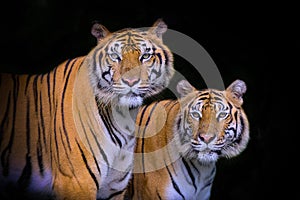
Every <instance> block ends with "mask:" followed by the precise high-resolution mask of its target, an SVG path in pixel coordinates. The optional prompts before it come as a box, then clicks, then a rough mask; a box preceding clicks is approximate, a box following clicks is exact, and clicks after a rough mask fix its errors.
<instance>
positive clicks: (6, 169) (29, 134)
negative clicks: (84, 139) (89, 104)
mask: <svg viewBox="0 0 300 200" xmlns="http://www.w3.org/2000/svg"><path fill="white" fill-rule="evenodd" d="M83 59H84V57H81V58H78V59H74V60H69V61H66V62H64V63H62V64H61V65H60V66H58V67H57V68H55V69H54V70H53V71H52V72H50V73H47V74H41V75H12V74H1V76H0V77H1V82H0V84H1V85H0V92H1V94H2V95H1V99H0V101H1V106H0V124H1V126H0V128H1V129H0V133H1V140H0V142H1V143H0V156H1V165H0V170H1V174H0V178H1V183H0V184H2V185H11V186H13V187H12V188H7V186H1V187H0V189H1V190H5V191H6V192H7V191H12V192H13V193H15V194H19V193H22V192H23V190H26V191H28V192H29V193H31V191H32V192H33V191H34V193H37V194H35V196H36V195H38V193H39V192H37V191H40V192H41V193H42V194H47V191H48V192H49V195H50V194H51V193H50V191H51V190H52V183H53V179H52V177H53V173H55V172H54V171H53V169H54V168H55V167H54V163H56V164H57V165H58V166H59V165H60V164H61V163H58V162H59V161H58V160H59V156H61V157H64V155H63V153H62V152H65V150H66V149H62V148H59V146H61V144H60V143H62V144H63V146H64V147H65V148H68V143H70V141H68V140H71V138H67V137H66V135H64V134H63V131H64V129H66V126H68V129H69V130H70V129H71V127H72V123H73V122H72V121H70V119H62V112H70V109H71V108H70V107H68V106H64V105H68V104H69V103H68V102H71V101H72V99H70V98H71V97H72V96H71V93H72V88H73V87H72V85H73V82H74V78H75V76H74V74H76V72H77V70H78V68H79V66H80V65H81V63H82V61H83ZM66 86H68V87H69V88H68V87H66ZM68 110H69V111H68ZM61 122H63V123H65V124H63V123H61ZM73 127H74V126H73ZM59 130H60V131H59ZM74 130H75V127H74ZM65 134H66V133H65ZM58 135H59V136H60V137H57V136H58ZM68 137H72V136H71V135H68ZM53 148H58V152H57V153H54V152H53V151H52V150H53ZM8 183H11V184H8ZM12 183H18V184H12ZM16 191H19V192H16ZM4 193H5V192H4ZM39 198H40V197H39Z"/></svg>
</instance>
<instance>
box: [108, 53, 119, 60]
mask: <svg viewBox="0 0 300 200" xmlns="http://www.w3.org/2000/svg"><path fill="white" fill-rule="evenodd" d="M109 56H110V57H111V59H113V60H119V55H118V54H116V53H112V54H110V55H109Z"/></svg>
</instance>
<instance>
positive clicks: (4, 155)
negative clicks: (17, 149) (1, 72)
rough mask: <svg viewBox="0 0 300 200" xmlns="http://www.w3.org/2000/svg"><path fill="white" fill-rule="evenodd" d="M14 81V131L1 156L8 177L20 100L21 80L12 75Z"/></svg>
mask: <svg viewBox="0 0 300 200" xmlns="http://www.w3.org/2000/svg"><path fill="white" fill-rule="evenodd" d="M12 80H13V88H12V92H13V94H12V95H13V101H12V102H13V112H12V115H13V117H12V130H11V133H10V138H9V142H8V145H7V146H6V148H4V150H3V152H2V155H1V162H2V165H3V175H4V176H7V175H8V174H9V156H10V153H11V148H12V146H13V142H14V137H15V123H16V108H17V100H18V92H19V79H18V78H16V77H15V76H14V75H12Z"/></svg>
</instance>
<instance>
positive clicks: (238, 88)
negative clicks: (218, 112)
mask: <svg viewBox="0 0 300 200" xmlns="http://www.w3.org/2000/svg"><path fill="white" fill-rule="evenodd" d="M246 90H247V86H246V84H245V82H244V81H242V80H239V79H238V80H236V81H234V82H233V83H231V84H230V85H229V86H228V87H227V88H226V91H225V92H226V96H227V98H229V99H230V100H231V101H232V102H233V103H234V105H235V106H237V107H240V106H241V105H242V104H243V95H244V94H245V92H246Z"/></svg>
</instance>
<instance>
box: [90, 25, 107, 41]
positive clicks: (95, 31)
mask: <svg viewBox="0 0 300 200" xmlns="http://www.w3.org/2000/svg"><path fill="white" fill-rule="evenodd" d="M91 33H92V35H93V36H94V37H95V38H96V39H97V42H98V43H99V42H100V41H101V40H102V39H103V38H104V37H106V36H107V35H108V34H110V32H109V30H108V29H107V28H106V27H105V26H103V25H102V24H99V23H98V22H94V24H93V26H92V29H91Z"/></svg>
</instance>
